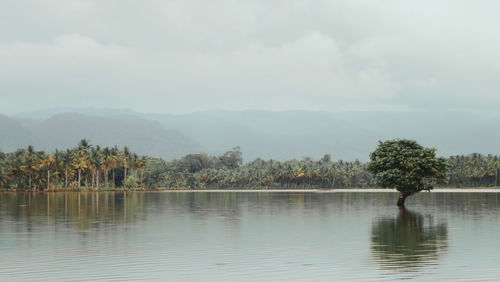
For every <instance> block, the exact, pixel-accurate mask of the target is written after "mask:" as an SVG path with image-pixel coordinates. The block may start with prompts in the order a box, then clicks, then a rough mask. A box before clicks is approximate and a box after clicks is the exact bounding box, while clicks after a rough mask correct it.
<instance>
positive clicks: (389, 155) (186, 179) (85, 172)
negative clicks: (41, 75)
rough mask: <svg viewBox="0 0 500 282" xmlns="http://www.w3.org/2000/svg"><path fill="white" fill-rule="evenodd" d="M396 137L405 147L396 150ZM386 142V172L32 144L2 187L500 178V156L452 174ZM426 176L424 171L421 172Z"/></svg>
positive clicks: (428, 183) (480, 158)
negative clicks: (48, 150)
mask: <svg viewBox="0 0 500 282" xmlns="http://www.w3.org/2000/svg"><path fill="white" fill-rule="evenodd" d="M391 142H392V143H391ZM393 143H397V144H399V145H398V146H396V148H392V147H391V146H392V145H395V144H393ZM381 144H384V145H381V147H380V148H377V150H376V152H374V153H373V154H372V157H374V158H376V162H374V161H373V160H372V162H371V164H370V167H371V168H372V169H375V168H377V170H378V169H380V170H382V171H384V173H380V174H378V173H376V174H375V176H372V174H371V172H370V170H369V165H368V163H362V162H360V161H352V162H346V161H342V160H339V161H333V160H332V157H331V156H330V155H328V154H327V155H325V156H324V157H322V158H321V159H320V160H317V161H316V160H312V159H310V158H303V159H300V160H297V159H292V160H286V161H276V160H262V159H256V160H253V161H251V162H247V163H245V164H243V162H242V156H241V151H240V149H239V148H238V147H236V148H234V149H232V150H230V151H228V152H225V153H223V154H221V155H219V156H212V155H208V154H205V153H199V154H189V155H186V156H184V157H182V158H179V159H177V160H173V161H166V160H163V159H159V158H149V157H147V156H138V155H137V154H135V153H134V152H132V151H131V150H130V149H129V148H128V147H125V148H123V149H120V148H118V147H116V146H115V147H104V148H100V147H99V146H94V145H91V144H90V143H89V141H88V140H85V139H84V140H81V141H80V142H79V144H77V145H76V146H75V147H73V148H69V149H67V150H64V151H59V150H56V151H55V152H54V153H49V154H47V153H45V152H43V151H36V150H35V149H34V148H33V147H32V146H30V147H28V148H23V149H18V150H16V151H15V152H11V153H0V188H9V187H12V188H18V189H32V190H42V189H46V188H59V189H78V188H82V187H86V188H90V189H96V188H118V187H121V186H124V185H125V184H126V182H127V179H128V177H129V176H133V177H135V179H136V183H137V185H138V186H139V187H142V188H160V187H167V188H170V187H193V188H229V187H236V188H238V187H240V188H250V187H251V188H347V187H373V186H374V184H375V183H377V184H379V185H380V186H382V187H391V188H392V187H394V188H397V187H399V189H400V190H401V191H413V190H418V191H420V190H422V189H429V188H431V187H432V186H434V185H436V184H444V185H448V186H452V187H457V186H466V187H471V186H472V187H474V186H497V184H498V177H499V175H498V174H499V173H498V172H499V171H500V158H499V157H498V156H494V155H488V156H484V155H481V154H470V155H465V156H463V155H462V156H452V157H450V158H448V163H449V164H450V167H449V168H450V169H449V172H448V174H447V175H446V174H445V171H446V170H444V169H443V166H444V163H446V162H445V161H444V159H442V158H436V157H435V151H434V149H428V148H423V147H421V146H420V145H418V144H416V143H415V141H409V140H392V141H386V142H382V143H381ZM404 144H406V145H404ZM389 145H390V146H389ZM384 148H385V149H384ZM391 166H392V167H391ZM389 167H391V169H388V168H389ZM371 171H372V172H373V170H371ZM419 175H420V176H422V175H424V176H423V177H421V178H419V177H420V176H419ZM446 177H448V179H449V181H448V182H447V183H445V182H444V181H445V180H446ZM419 180H420V181H419ZM396 184H397V185H396ZM415 187H416V188H415Z"/></svg>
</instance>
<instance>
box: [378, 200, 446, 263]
mask: <svg viewBox="0 0 500 282" xmlns="http://www.w3.org/2000/svg"><path fill="white" fill-rule="evenodd" d="M447 238H448V231H447V226H446V224H445V223H440V224H435V223H434V221H433V218H432V216H430V215H429V216H425V217H424V216H423V215H421V214H418V213H415V212H411V211H409V210H406V209H404V208H401V209H400V210H399V214H398V215H397V217H395V218H394V217H385V218H381V219H379V220H377V221H376V222H374V223H373V226H372V238H371V242H372V245H371V249H372V254H373V256H374V259H375V261H376V262H377V263H379V264H380V266H381V267H382V268H383V269H393V270H397V271H402V272H405V271H415V269H416V268H420V267H423V266H426V265H432V264H436V263H437V260H438V259H439V256H440V255H441V253H442V252H443V251H445V250H446V249H447V246H448V243H447Z"/></svg>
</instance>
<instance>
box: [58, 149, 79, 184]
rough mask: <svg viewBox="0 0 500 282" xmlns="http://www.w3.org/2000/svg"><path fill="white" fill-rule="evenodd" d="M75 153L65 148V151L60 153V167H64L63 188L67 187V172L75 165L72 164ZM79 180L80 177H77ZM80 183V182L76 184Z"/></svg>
mask: <svg viewBox="0 0 500 282" xmlns="http://www.w3.org/2000/svg"><path fill="white" fill-rule="evenodd" d="M74 160H75V153H74V152H73V151H72V150H70V149H67V150H66V152H63V154H62V167H63V169H64V188H66V189H67V188H68V176H69V172H70V171H71V170H72V169H73V168H74V167H75V166H74V163H73V162H74ZM78 181H80V179H78ZM78 185H80V184H78Z"/></svg>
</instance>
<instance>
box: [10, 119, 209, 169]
mask: <svg viewBox="0 0 500 282" xmlns="http://www.w3.org/2000/svg"><path fill="white" fill-rule="evenodd" d="M0 130H1V132H2V133H1V136H0V149H1V150H2V151H4V152H9V151H13V150H15V149H17V148H20V147H26V146H27V145H29V144H31V145H34V146H35V148H36V149H41V150H46V151H53V150H54V149H56V148H57V149H64V148H68V147H71V146H75V145H76V144H77V143H78V141H79V140H81V139H83V138H86V139H89V140H90V142H91V144H96V145H100V146H114V145H118V146H120V147H121V146H125V145H127V146H129V147H130V148H131V149H132V150H133V151H134V152H136V153H140V154H147V155H151V156H158V157H163V158H166V159H173V158H178V157H180V156H183V155H185V154H188V153H192V152H200V151H204V148H203V147H202V146H200V145H199V144H197V143H196V142H194V141H193V140H191V139H190V138H188V137H186V136H184V135H182V134H181V133H179V132H177V131H175V130H169V129H167V128H165V126H163V125H162V124H160V123H158V122H155V121H151V120H146V119H143V118H140V117H137V116H131V115H119V116H112V117H103V116H87V115H81V114H75V113H63V114H56V115H54V116H52V117H50V118H48V119H45V120H34V119H28V118H8V117H5V116H0Z"/></svg>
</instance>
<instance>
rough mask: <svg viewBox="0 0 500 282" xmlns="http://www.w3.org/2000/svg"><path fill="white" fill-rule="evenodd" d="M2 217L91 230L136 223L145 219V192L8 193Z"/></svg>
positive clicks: (3, 197) (0, 198)
mask: <svg viewBox="0 0 500 282" xmlns="http://www.w3.org/2000/svg"><path fill="white" fill-rule="evenodd" d="M0 202H1V205H2V206H1V207H0V214H3V215H7V216H11V217H13V218H14V219H16V221H18V222H25V223H26V224H27V226H26V227H27V228H28V230H29V229H31V227H32V225H33V224H34V225H39V224H41V223H43V224H57V223H64V224H70V225H72V226H74V227H77V228H80V229H88V228H91V227H95V226H96V225H98V224H107V223H126V222H134V221H136V220H137V219H138V218H137V217H138V216H145V215H146V214H145V211H146V209H145V207H144V193H140V192H135V193H124V192H99V193H93V192H81V193H78V192H68V193H36V192H35V193H32V192H26V193H4V194H2V195H1V196H0Z"/></svg>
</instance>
